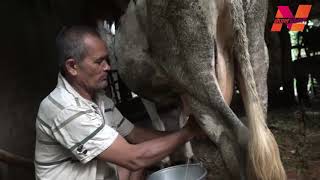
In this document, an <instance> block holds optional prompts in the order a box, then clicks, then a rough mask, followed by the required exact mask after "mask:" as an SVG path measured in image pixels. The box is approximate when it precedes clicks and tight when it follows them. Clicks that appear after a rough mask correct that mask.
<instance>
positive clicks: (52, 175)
mask: <svg viewBox="0 0 320 180" xmlns="http://www.w3.org/2000/svg"><path fill="white" fill-rule="evenodd" d="M57 48H58V58H59V64H60V68H61V70H60V73H59V75H58V84H57V87H56V88H55V89H54V90H53V91H52V92H51V93H50V94H49V95H48V96H47V97H46V98H45V99H44V100H43V101H42V102H41V104H40V108H39V112H38V116H37V120H36V130H37V138H36V139H37V142H36V149H35V169H36V178H37V179H46V180H47V179H54V180H59V179H64V180H65V179H72V180H82V179H83V180H88V179H92V180H93V179H142V177H141V173H140V172H141V171H139V170H141V169H143V168H145V167H147V166H149V165H151V164H153V163H155V162H158V161H159V160H161V159H162V158H164V157H165V156H167V155H168V154H169V153H171V152H173V151H174V150H175V148H176V147H177V146H179V145H181V144H183V143H185V142H187V141H188V140H190V139H191V138H192V137H194V136H196V135H198V133H199V132H200V129H199V128H198V126H196V125H195V124H194V123H193V121H191V122H190V123H188V124H187V125H186V126H185V127H184V128H183V129H181V130H180V131H178V132H173V133H167V132H158V131H153V130H146V129H142V128H139V127H135V126H134V125H133V124H132V123H130V122H129V121H128V120H127V119H126V118H124V117H123V116H122V115H121V113H120V112H119V111H118V110H117V108H115V105H114V103H113V102H112V101H111V100H110V99H109V98H108V97H106V96H105V95H104V92H103V89H104V88H105V87H106V86H107V72H108V70H110V66H109V64H108V62H107V59H108V52H107V49H106V44H105V43H104V41H103V40H101V38H100V36H99V34H98V33H97V32H96V31H95V30H94V29H91V28H89V27H82V26H75V27H71V28H68V29H66V30H64V31H63V32H62V33H60V34H59V36H58V37H57ZM116 167H118V172H119V173H117V171H115V168H116ZM120 167H121V168H120ZM120 170H121V171H120Z"/></svg>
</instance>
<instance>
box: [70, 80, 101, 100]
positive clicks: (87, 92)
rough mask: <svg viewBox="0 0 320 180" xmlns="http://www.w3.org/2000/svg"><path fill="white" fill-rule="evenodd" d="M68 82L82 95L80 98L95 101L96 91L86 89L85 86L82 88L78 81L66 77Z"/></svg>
mask: <svg viewBox="0 0 320 180" xmlns="http://www.w3.org/2000/svg"><path fill="white" fill-rule="evenodd" d="M66 80H67V81H68V82H69V84H70V85H71V86H72V87H73V89H74V90H75V91H77V93H79V94H80V96H82V97H83V98H85V99H87V100H89V101H92V102H93V101H94V97H95V92H94V91H92V90H89V89H87V88H85V87H84V86H82V85H81V84H80V83H78V82H77V81H74V80H71V79H70V78H69V77H66Z"/></svg>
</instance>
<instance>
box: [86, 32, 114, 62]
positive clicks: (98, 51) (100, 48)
mask: <svg viewBox="0 0 320 180" xmlns="http://www.w3.org/2000/svg"><path fill="white" fill-rule="evenodd" d="M83 42H84V44H85V46H86V50H87V55H94V56H99V57H101V56H107V55H108V51H107V45H106V43H105V41H103V40H102V39H101V38H100V37H97V36H93V35H90V34H88V35H85V36H84V38H83Z"/></svg>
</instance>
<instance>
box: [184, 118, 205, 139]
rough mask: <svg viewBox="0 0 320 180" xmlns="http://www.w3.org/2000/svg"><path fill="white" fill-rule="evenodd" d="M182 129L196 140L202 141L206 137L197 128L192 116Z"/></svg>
mask: <svg viewBox="0 0 320 180" xmlns="http://www.w3.org/2000/svg"><path fill="white" fill-rule="evenodd" d="M183 129H185V130H187V131H188V132H189V133H191V134H192V135H193V137H195V138H196V139H204V138H206V137H207V136H206V134H205V133H204V131H203V130H202V129H201V128H200V127H199V125H198V123H197V122H196V119H195V117H194V116H193V115H190V116H189V119H188V122H187V124H186V125H185V126H184V127H183Z"/></svg>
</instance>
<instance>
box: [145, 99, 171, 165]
mask: <svg viewBox="0 0 320 180" xmlns="http://www.w3.org/2000/svg"><path fill="white" fill-rule="evenodd" d="M141 101H142V103H143V105H144V107H145V108H146V111H147V113H148V115H149V117H150V119H151V122H152V126H153V127H154V128H155V129H156V130H158V131H165V130H166V128H165V126H164V123H163V122H162V121H161V119H160V116H159V114H158V111H157V107H156V105H155V104H154V103H153V102H151V101H149V100H146V99H144V98H141ZM170 164H171V163H170V157H169V156H167V157H165V158H164V159H163V160H162V166H163V167H166V166H167V165H170Z"/></svg>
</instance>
